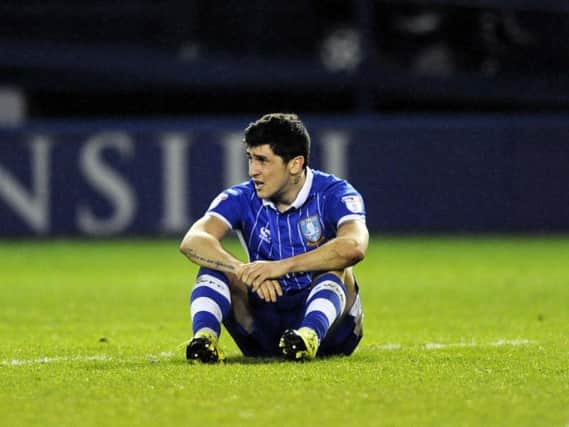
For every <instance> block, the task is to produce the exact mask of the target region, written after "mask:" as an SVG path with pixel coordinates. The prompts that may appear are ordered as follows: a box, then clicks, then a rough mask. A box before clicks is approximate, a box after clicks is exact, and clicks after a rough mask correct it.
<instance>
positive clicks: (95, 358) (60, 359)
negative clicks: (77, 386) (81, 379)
mask: <svg viewBox="0 0 569 427" xmlns="http://www.w3.org/2000/svg"><path fill="white" fill-rule="evenodd" d="M173 356H174V353H171V352H162V353H160V354H147V355H145V356H141V357H136V356H135V357H127V358H115V357H113V356H108V355H106V354H99V355H92V356H69V357H65V356H55V357H37V358H35V359H6V360H0V366H23V365H44V364H50V363H69V362H112V361H114V360H116V361H125V360H147V361H149V362H158V361H160V360H168V359H171V358H172V357H173Z"/></svg>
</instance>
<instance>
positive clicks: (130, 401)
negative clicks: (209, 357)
mask: <svg viewBox="0 0 569 427" xmlns="http://www.w3.org/2000/svg"><path fill="white" fill-rule="evenodd" d="M232 245H234V243H232ZM234 250H235V251H237V249H236V247H234ZM568 261H569V238H564V237H557V238H553V237H550V238H546V237H413V238H412V237H405V238H398V237H384V236H376V237H375V238H374V239H373V245H372V246H371V247H370V250H369V252H368V257H367V258H366V260H365V261H364V262H363V263H362V264H361V265H359V266H358V267H357V274H358V278H359V281H360V282H361V286H362V290H361V292H362V298H363V303H364V309H365V313H366V318H365V337H364V339H363V341H362V343H361V345H360V347H359V349H358V350H357V351H356V353H355V354H354V355H353V356H351V357H345V358H344V357H335V358H330V359H326V360H317V361H314V362H311V363H304V364H298V363H287V362H282V361H279V360H274V361H273V360H259V361H256V360H250V359H243V358H242V357H241V356H240V354H239V352H238V350H237V348H236V346H235V345H234V344H233V342H232V341H231V339H230V337H229V336H228V335H227V334H224V336H223V337H222V346H223V348H224V349H225V350H226V353H228V356H229V360H228V362H227V363H226V364H225V365H223V366H194V365H187V364H186V363H185V361H184V354H183V348H178V347H177V346H178V344H180V343H182V342H183V341H184V340H186V339H187V338H189V336H190V325H189V314H188V295H189V290H190V288H191V286H192V283H193V277H194V274H195V271H196V268H195V267H194V266H193V265H192V264H190V263H189V262H187V261H185V260H184V258H183V257H182V256H181V255H179V254H178V252H177V242H176V241H173V240H124V241H122V240H118V241H101V242H99V241H33V240H32V241H23V242H13V241H4V242H0V300H1V306H0V307H1V308H0V420H1V421H0V423H1V424H2V425H3V426H4V425H5V426H32V425H38V426H77V425H80V426H100V425H108V426H113V425H125V426H127V425H128V426H138V425H141V426H156V425H162V426H166V425H176V426H180V425H195V426H200V425H210V426H211V425H214V426H215V425H222V426H237V425H239V426H241V425H260V426H263V425H287V426H288V425H303V426H304V425H306V426H312V425H316V426H336V425H337V426H340V425H342V426H346V425H355V426H429V425H432V426H462V425H464V426H472V425H480V426H489V425H500V426H541V425H543V426H559V427H566V426H568V425H569V338H568V337H569V262H568ZM435 344H440V346H438V348H437V346H436V345H435ZM433 347H435V348H433Z"/></svg>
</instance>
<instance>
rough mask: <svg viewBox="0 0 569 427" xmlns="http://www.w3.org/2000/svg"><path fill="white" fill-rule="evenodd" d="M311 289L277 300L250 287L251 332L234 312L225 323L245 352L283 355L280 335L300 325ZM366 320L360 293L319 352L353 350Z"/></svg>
mask: <svg viewBox="0 0 569 427" xmlns="http://www.w3.org/2000/svg"><path fill="white" fill-rule="evenodd" d="M310 290H311V288H310V287H309V288H306V289H303V290H301V291H299V292H297V293H295V294H293V295H284V296H282V297H279V298H278V300H277V302H275V303H272V302H265V301H263V300H262V299H261V298H259V296H258V295H257V294H255V293H253V292H251V291H250V292H249V294H248V298H249V305H250V308H251V314H252V316H253V332H252V333H247V332H246V331H245V330H244V329H243V327H241V325H239V323H238V322H237V320H236V319H235V317H234V315H233V312H231V313H230V315H229V316H227V318H226V319H225V321H224V322H223V324H224V326H225V328H226V329H227V331H228V332H229V334H230V335H231V336H232V337H233V339H234V340H235V342H236V343H237V346H238V347H239V349H240V350H241V351H242V352H243V354H244V355H245V356H248V357H274V356H280V355H281V352H280V351H279V348H278V344H279V340H280V337H281V336H282V334H283V333H284V331H285V330H287V329H298V328H299V327H300V324H301V323H302V320H303V318H304V311H305V303H306V299H307V298H308V294H309V293H310ZM362 323H363V311H362V305H361V300H360V296H359V293H358V294H357V295H356V300H355V302H354V304H353V305H352V307H351V308H350V310H349V311H348V312H347V313H345V314H344V315H343V317H341V318H340V319H338V320H337V321H336V322H335V323H334V324H333V325H332V327H331V328H330V330H329V331H328V333H327V334H326V337H325V338H324V340H323V341H322V343H321V344H320V347H319V349H318V353H317V355H318V356H329V355H340V354H344V355H350V354H352V353H353V351H354V350H355V349H356V347H357V345H358V343H359V342H360V340H361V338H362V336H363V330H362V326H363V325H362Z"/></svg>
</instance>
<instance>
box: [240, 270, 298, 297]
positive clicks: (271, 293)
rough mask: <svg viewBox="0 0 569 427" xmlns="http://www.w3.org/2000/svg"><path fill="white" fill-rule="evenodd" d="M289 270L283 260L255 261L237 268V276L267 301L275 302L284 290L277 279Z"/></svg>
mask: <svg viewBox="0 0 569 427" xmlns="http://www.w3.org/2000/svg"><path fill="white" fill-rule="evenodd" d="M286 273H287V270H286V268H285V266H284V265H283V263H282V262H281V261H255V262H251V263H248V264H242V265H240V266H239V267H238V268H237V271H236V274H237V277H238V278H239V279H240V280H241V281H243V282H244V283H245V284H246V285H247V286H249V287H250V288H251V289H253V292H257V294H258V295H259V296H260V297H261V298H262V299H263V300H265V301H272V302H275V301H276V300H277V295H278V296H282V295H283V291H282V289H281V286H280V284H279V282H278V281H277V280H275V279H277V278H279V277H282V276H284V275H285V274H286Z"/></svg>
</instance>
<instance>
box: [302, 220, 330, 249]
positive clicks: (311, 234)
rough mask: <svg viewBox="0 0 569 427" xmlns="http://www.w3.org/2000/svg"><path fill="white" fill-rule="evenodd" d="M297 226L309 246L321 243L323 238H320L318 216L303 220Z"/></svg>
mask: <svg viewBox="0 0 569 427" xmlns="http://www.w3.org/2000/svg"><path fill="white" fill-rule="evenodd" d="M299 225H300V232H301V233H302V235H303V236H304V238H305V239H306V243H307V244H308V245H309V246H313V245H317V244H319V243H320V242H321V240H322V239H323V237H324V236H322V227H320V220H319V218H318V215H313V216H310V217H308V218H304V219H303V220H301V221H300V222H299Z"/></svg>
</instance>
